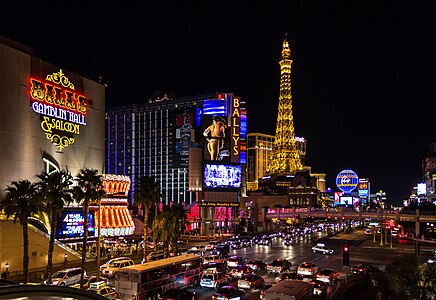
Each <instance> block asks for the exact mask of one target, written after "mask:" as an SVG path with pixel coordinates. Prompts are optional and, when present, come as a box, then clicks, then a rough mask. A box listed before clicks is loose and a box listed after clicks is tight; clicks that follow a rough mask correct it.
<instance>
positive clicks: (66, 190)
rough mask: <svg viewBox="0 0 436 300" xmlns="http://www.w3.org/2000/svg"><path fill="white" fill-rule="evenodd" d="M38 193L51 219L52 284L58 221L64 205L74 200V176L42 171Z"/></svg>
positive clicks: (49, 249)
mask: <svg viewBox="0 0 436 300" xmlns="http://www.w3.org/2000/svg"><path fill="white" fill-rule="evenodd" d="M36 177H37V182H36V185H37V187H38V195H39V196H40V197H41V199H43V203H44V207H45V211H46V212H47V214H48V216H49V220H50V229H51V230H50V240H49V244H48V255H47V256H48V258H47V281H48V283H49V284H51V276H52V271H53V252H54V243H55V236H56V230H57V227H58V221H59V218H60V216H61V213H62V210H63V208H64V205H66V204H69V203H71V202H72V201H73V197H72V184H73V182H72V176H71V175H70V173H69V172H68V171H59V172H54V173H50V174H49V173H47V172H42V173H41V174H38V175H36Z"/></svg>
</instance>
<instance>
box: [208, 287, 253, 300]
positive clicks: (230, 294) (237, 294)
mask: <svg viewBox="0 0 436 300" xmlns="http://www.w3.org/2000/svg"><path fill="white" fill-rule="evenodd" d="M244 298H245V291H243V290H240V289H238V288H236V287H234V286H232V285H226V286H223V287H221V288H220V289H218V290H217V291H216V292H215V293H213V294H212V300H230V299H239V300H243V299H244Z"/></svg>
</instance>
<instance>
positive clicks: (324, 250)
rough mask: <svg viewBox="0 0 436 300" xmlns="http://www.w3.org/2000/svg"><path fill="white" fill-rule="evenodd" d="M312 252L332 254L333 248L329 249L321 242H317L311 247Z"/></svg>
mask: <svg viewBox="0 0 436 300" xmlns="http://www.w3.org/2000/svg"><path fill="white" fill-rule="evenodd" d="M312 251H313V253H317V252H318V253H322V254H326V255H327V254H333V252H334V251H333V249H330V248H329V247H327V246H326V245H325V244H323V243H318V244H316V245H315V246H313V247H312Z"/></svg>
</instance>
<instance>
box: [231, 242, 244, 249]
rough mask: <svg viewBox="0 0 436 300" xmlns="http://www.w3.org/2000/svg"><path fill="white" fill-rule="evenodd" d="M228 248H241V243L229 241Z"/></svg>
mask: <svg viewBox="0 0 436 300" xmlns="http://www.w3.org/2000/svg"><path fill="white" fill-rule="evenodd" d="M230 248H231V249H233V250H237V249H241V248H242V244H241V242H240V241H233V242H231V243H230Z"/></svg>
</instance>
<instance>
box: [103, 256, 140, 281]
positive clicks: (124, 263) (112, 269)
mask: <svg viewBox="0 0 436 300" xmlns="http://www.w3.org/2000/svg"><path fill="white" fill-rule="evenodd" d="M134 264H135V262H134V261H133V260H132V259H131V258H129V259H125V260H118V261H116V262H113V263H111V264H110V265H109V267H107V268H106V269H104V270H103V272H102V274H101V275H102V276H104V277H107V278H112V277H114V276H115V274H116V273H117V271H118V270H119V269H121V268H124V267H128V266H131V265H134Z"/></svg>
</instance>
